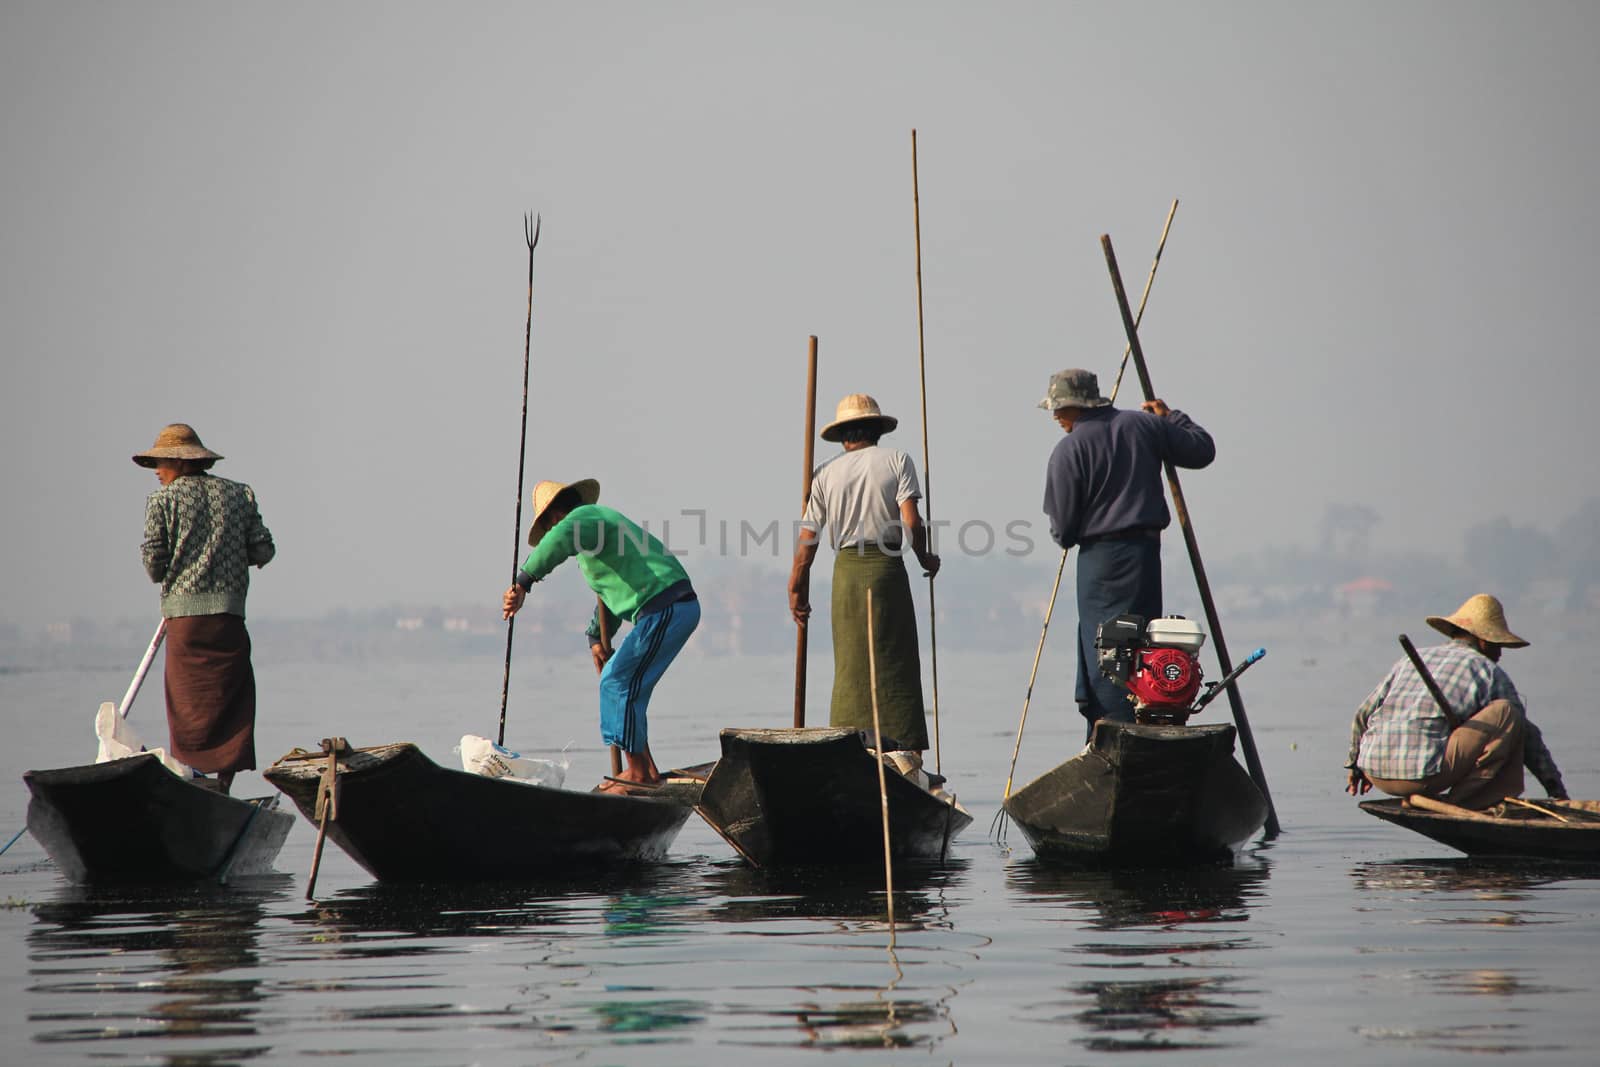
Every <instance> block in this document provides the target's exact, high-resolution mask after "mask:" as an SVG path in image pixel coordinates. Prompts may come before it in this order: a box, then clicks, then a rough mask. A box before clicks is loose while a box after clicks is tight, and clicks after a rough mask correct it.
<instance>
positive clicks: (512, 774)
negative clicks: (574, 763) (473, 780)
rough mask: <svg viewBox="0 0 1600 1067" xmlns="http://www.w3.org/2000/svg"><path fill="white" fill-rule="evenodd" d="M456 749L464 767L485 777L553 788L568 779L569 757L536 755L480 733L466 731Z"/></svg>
mask: <svg viewBox="0 0 1600 1067" xmlns="http://www.w3.org/2000/svg"><path fill="white" fill-rule="evenodd" d="M456 751H457V752H459V753H461V766H462V768H463V769H464V770H467V771H470V772H471V773H473V774H481V775H483V776H484V777H485V778H509V779H511V780H512V781H514V782H527V783H528V784H530V785H543V786H549V787H550V788H551V789H560V788H561V785H562V783H563V782H565V781H566V780H567V766H568V763H567V761H566V760H561V761H560V762H556V761H555V760H547V759H533V758H531V757H528V756H524V755H522V754H521V753H520V752H513V751H511V750H510V749H509V748H506V747H505V746H504V745H497V744H495V743H494V742H493V741H491V740H489V739H488V738H487V737H479V736H478V735H477V734H465V735H463V736H462V738H461V744H459V745H457V746H456Z"/></svg>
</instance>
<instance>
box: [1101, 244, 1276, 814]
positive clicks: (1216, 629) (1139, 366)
mask: <svg viewBox="0 0 1600 1067" xmlns="http://www.w3.org/2000/svg"><path fill="white" fill-rule="evenodd" d="M1100 247H1101V248H1103V249H1104V250H1105V254H1106V267H1107V268H1108V269H1109V270H1110V271H1111V286H1112V288H1113V289H1114V290H1115V292H1116V294H1117V310H1118V311H1120V312H1121V313H1122V328H1123V331H1124V332H1125V333H1126V334H1127V335H1128V348H1129V350H1130V351H1131V352H1132V353H1133V365H1134V368H1135V369H1136V370H1137V371H1138V372H1139V384H1140V386H1141V387H1142V388H1143V389H1144V398H1145V399H1146V400H1154V399H1155V398H1156V391H1155V386H1153V385H1151V384H1150V369H1149V368H1148V367H1147V366H1146V365H1145V361H1144V349H1143V348H1142V347H1140V345H1139V330H1138V327H1137V326H1135V325H1134V321H1133V312H1132V311H1130V310H1129V309H1128V294H1127V293H1126V292H1125V291H1124V290H1123V288H1122V272H1121V271H1120V270H1119V269H1118V268H1117V254H1116V252H1115V251H1113V250H1112V247H1111V236H1110V234H1102V235H1101V237H1100ZM1162 467H1163V468H1164V469H1165V470H1166V474H1167V487H1168V488H1169V489H1170V490H1171V491H1172V508H1173V510H1174V511H1176V512H1177V513H1178V525H1179V526H1180V527H1181V528H1182V530H1183V541H1184V544H1185V545H1187V546H1188V549H1189V562H1190V564H1191V565H1192V566H1193V567H1194V580H1195V584H1196V585H1197V586H1199V589H1200V603H1201V604H1202V605H1203V606H1204V608H1205V613H1206V625H1207V626H1209V627H1210V629H1211V643H1212V645H1213V646H1214V647H1215V648H1216V650H1217V662H1218V664H1220V665H1221V667H1222V673H1223V675H1224V677H1226V676H1227V675H1229V674H1231V673H1232V672H1233V663H1232V661H1231V660H1230V659H1229V656H1228V643H1227V641H1226V640H1225V639H1224V638H1223V636H1222V620H1221V619H1220V618H1219V617H1218V615H1217V604H1216V600H1215V599H1214V598H1213V597H1212V595H1211V583H1210V582H1209V581H1207V580H1206V566H1205V563H1204V561H1202V560H1201V558H1200V542H1199V541H1198V540H1197V539H1196V538H1195V534H1194V523H1193V522H1191V521H1190V519H1189V508H1188V506H1187V505H1186V504H1185V503H1184V499H1183V486H1182V485H1181V484H1179V482H1178V470H1177V468H1176V467H1174V466H1173V465H1172V463H1171V461H1170V460H1169V461H1165V462H1163V463H1162ZM1228 704H1229V706H1230V707H1232V709H1233V722H1234V725H1235V726H1237V727H1238V728H1239V748H1240V749H1241V750H1242V751H1243V752H1244V761H1245V766H1246V767H1247V768H1248V769H1249V771H1250V777H1251V779H1252V780H1253V781H1254V782H1255V783H1256V788H1257V789H1259V790H1261V796H1262V798H1263V799H1264V800H1266V802H1267V821H1266V834H1267V836H1268V837H1276V836H1278V834H1279V832H1280V830H1281V828H1280V827H1279V825H1278V812H1277V809H1276V808H1274V807H1273V804H1272V793H1271V792H1270V791H1269V790H1268V789H1267V775H1266V771H1264V770H1263V769H1262V767H1261V757H1260V755H1259V754H1258V753H1257V752H1256V740H1255V736H1254V735H1253V734H1252V733H1251V732H1250V720H1249V718H1248V717H1247V716H1246V715H1245V711H1244V699H1243V698H1242V697H1241V696H1240V695H1239V685H1238V683H1237V682H1229V683H1228Z"/></svg>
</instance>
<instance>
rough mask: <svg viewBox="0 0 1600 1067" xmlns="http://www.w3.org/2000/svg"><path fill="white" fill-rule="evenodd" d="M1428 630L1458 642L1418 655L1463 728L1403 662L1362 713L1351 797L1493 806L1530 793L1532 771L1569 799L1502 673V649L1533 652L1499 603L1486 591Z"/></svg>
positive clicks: (1351, 766) (1353, 730) (1431, 621)
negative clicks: (1526, 788) (1377, 794)
mask: <svg viewBox="0 0 1600 1067" xmlns="http://www.w3.org/2000/svg"><path fill="white" fill-rule="evenodd" d="M1427 622H1428V625H1429V626H1431V627H1433V628H1434V629H1435V630H1438V631H1439V632H1440V633H1442V634H1444V635H1445V636H1447V637H1449V638H1450V641H1449V642H1447V643H1446V644H1442V645H1435V646H1433V647H1432V648H1425V649H1422V650H1421V651H1420V653H1419V655H1420V656H1421V658H1422V662H1423V663H1424V664H1425V665H1426V666H1427V668H1428V673H1429V674H1431V675H1433V679H1434V681H1435V682H1437V683H1438V685H1439V690H1440V692H1441V693H1443V694H1444V698H1445V700H1446V701H1447V702H1448V703H1449V704H1450V708H1451V711H1452V712H1453V713H1454V714H1455V715H1458V716H1461V717H1462V721H1460V722H1452V721H1450V720H1449V719H1447V718H1446V715H1445V713H1444V712H1443V711H1441V710H1440V708H1439V706H1438V704H1437V703H1436V702H1435V701H1434V699H1433V697H1432V695H1431V694H1430V693H1429V692H1428V688H1427V685H1426V684H1425V683H1424V682H1423V680H1422V676H1421V675H1420V674H1418V673H1417V669H1416V667H1414V666H1413V665H1412V663H1411V660H1410V658H1409V657H1405V658H1402V659H1401V660H1400V661H1399V662H1398V663H1396V664H1395V665H1394V667H1393V668H1392V669H1391V670H1390V671H1389V674H1388V675H1387V676H1386V677H1385V678H1384V679H1383V681H1382V682H1381V683H1379V685H1378V688H1376V689H1374V690H1373V691H1372V694H1371V695H1370V696H1368V697H1367V699H1366V700H1365V701H1363V702H1362V704H1361V707H1360V708H1358V709H1357V710H1356V717H1355V722H1354V723H1352V724H1351V727H1350V754H1349V758H1348V760H1347V761H1346V763H1345V767H1346V768H1347V769H1348V770H1349V779H1348V782H1347V784H1346V786H1345V791H1346V792H1348V793H1351V794H1353V795H1355V796H1360V795H1361V794H1363V793H1366V792H1367V791H1369V790H1370V789H1372V787H1373V786H1377V787H1378V789H1380V790H1382V791H1383V792H1385V793H1388V794H1390V795H1392V796H1400V797H1404V796H1412V795H1414V794H1417V793H1421V794H1424V795H1426V796H1430V797H1436V798H1439V799H1442V800H1446V801H1449V802H1450V803H1452V804H1456V805H1459V806H1461V807H1464V808H1488V807H1493V806H1494V805H1495V804H1498V803H1500V802H1501V801H1503V800H1504V799H1505V798H1507V797H1514V796H1518V795H1520V794H1521V793H1522V768H1523V765H1524V764H1526V765H1527V768H1528V770H1530V771H1532V772H1533V775H1534V777H1536V778H1538V779H1539V781H1540V783H1541V784H1543V786H1544V788H1545V792H1547V793H1548V794H1549V795H1550V796H1552V797H1555V798H1557V799H1562V800H1564V799H1566V796H1567V791H1566V787H1565V786H1564V785H1562V783H1561V772H1560V771H1559V770H1558V769H1557V768H1556V763H1555V760H1554V759H1553V758H1552V757H1551V755H1550V750H1549V749H1548V748H1547V747H1545V743H1544V738H1543V736H1542V735H1541V734H1540V733H1539V729H1538V727H1536V726H1534V725H1533V723H1532V722H1529V721H1528V718H1527V715H1526V712H1525V711H1524V709H1523V705H1522V698H1521V697H1520V696H1518V694H1517V687H1516V686H1514V685H1512V684H1511V677H1510V675H1508V674H1506V672H1505V671H1504V670H1503V669H1502V668H1501V667H1500V664H1499V660H1500V652H1501V650H1502V649H1507V648H1523V647H1526V645H1527V644H1528V642H1526V641H1524V640H1523V639H1522V638H1520V637H1518V636H1517V635H1516V634H1514V633H1512V632H1511V630H1510V628H1509V627H1508V626H1507V625H1506V614H1505V609H1504V608H1503V607H1501V605H1500V601H1499V600H1498V599H1496V598H1495V597H1492V596H1489V595H1488V594H1487V593H1479V594H1477V595H1476V596H1473V597H1470V598H1469V599H1468V600H1467V602H1466V603H1464V604H1462V605H1461V607H1460V608H1459V609H1457V611H1456V613H1455V614H1454V615H1443V616H1440V615H1429V616H1428V619H1427Z"/></svg>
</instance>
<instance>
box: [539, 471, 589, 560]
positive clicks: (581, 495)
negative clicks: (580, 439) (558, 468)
mask: <svg viewBox="0 0 1600 1067" xmlns="http://www.w3.org/2000/svg"><path fill="white" fill-rule="evenodd" d="M563 489H571V490H573V491H574V492H576V493H577V494H578V499H579V500H582V501H583V502H584V503H585V504H593V503H594V502H595V501H597V500H599V499H600V483H599V482H597V481H595V480H594V479H593V478H580V479H579V480H577V481H575V482H540V483H539V484H538V485H536V486H534V487H533V524H532V525H531V526H529V527H528V544H529V545H537V544H538V543H539V539H540V538H542V537H544V535H545V532H546V530H547V529H548V527H547V526H545V524H544V513H545V512H546V511H547V510H548V509H549V507H550V503H551V501H553V500H555V498H556V497H557V496H559V495H560V493H561V490H563Z"/></svg>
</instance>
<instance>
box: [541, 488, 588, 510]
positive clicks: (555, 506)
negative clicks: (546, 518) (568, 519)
mask: <svg viewBox="0 0 1600 1067" xmlns="http://www.w3.org/2000/svg"><path fill="white" fill-rule="evenodd" d="M581 507H583V497H581V496H579V495H578V491H577V490H576V489H574V488H572V487H571V486H570V485H569V486H567V487H566V488H565V489H563V490H561V492H559V493H557V494H556V498H555V499H554V500H552V501H550V507H549V508H548V509H547V510H559V511H562V512H567V511H571V510H572V509H573V508H581Z"/></svg>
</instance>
